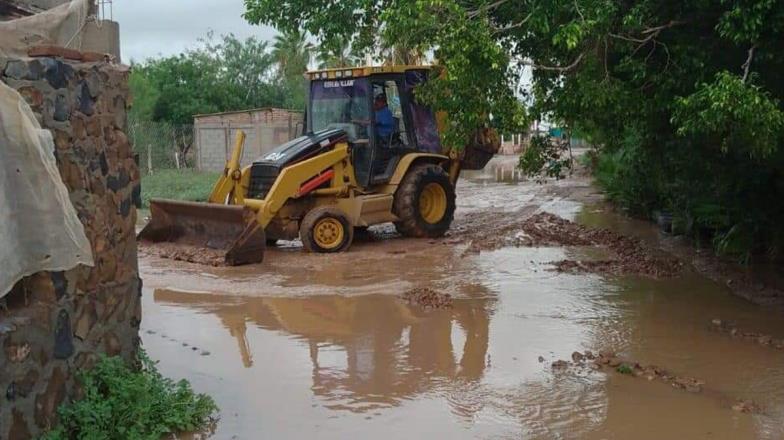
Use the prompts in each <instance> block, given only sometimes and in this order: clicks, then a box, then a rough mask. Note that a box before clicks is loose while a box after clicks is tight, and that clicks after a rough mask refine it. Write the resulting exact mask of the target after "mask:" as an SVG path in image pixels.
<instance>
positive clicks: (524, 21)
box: [493, 12, 534, 33]
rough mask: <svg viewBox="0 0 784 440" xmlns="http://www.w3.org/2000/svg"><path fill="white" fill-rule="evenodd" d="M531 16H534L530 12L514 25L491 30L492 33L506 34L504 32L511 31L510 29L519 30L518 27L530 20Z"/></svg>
mask: <svg viewBox="0 0 784 440" xmlns="http://www.w3.org/2000/svg"><path fill="white" fill-rule="evenodd" d="M533 15H534V13H533V12H531V13H529V14H528V15H526V16H525V18H523V19H522V20H520V21H518V22H517V23H515V24H510V25H508V26H504V27H494V28H493V32H494V33H500V32H506V31H508V30H511V29H515V28H519V27H520V26H522V25H524V24H525V23H526V22H527V21H528V20H529V19H531V16H533Z"/></svg>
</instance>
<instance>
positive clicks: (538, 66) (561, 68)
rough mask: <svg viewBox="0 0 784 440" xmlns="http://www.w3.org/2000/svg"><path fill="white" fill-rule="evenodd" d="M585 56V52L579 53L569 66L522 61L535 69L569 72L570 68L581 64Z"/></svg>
mask: <svg viewBox="0 0 784 440" xmlns="http://www.w3.org/2000/svg"><path fill="white" fill-rule="evenodd" d="M584 56H585V52H583V53H581V54H580V55H579V56H578V57H577V58H576V59H575V60H574V61H572V63H571V64H569V65H568V66H543V65H541V64H535V63H532V62H530V61H523V62H522V64H523V65H526V66H531V67H533V68H534V69H538V70H547V71H551V72H561V73H566V72H569V71H570V70H572V69H574V68H575V67H577V66H578V65H579V64H580V61H582V60H583V57H584Z"/></svg>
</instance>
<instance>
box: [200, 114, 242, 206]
mask: <svg viewBox="0 0 784 440" xmlns="http://www.w3.org/2000/svg"><path fill="white" fill-rule="evenodd" d="M244 149H245V132H244V131H242V130H237V137H236V138H235V140H234V149H232V150H231V157H230V158H229V161H228V162H226V167H225V168H224V169H223V175H221V176H220V178H218V181H217V182H215V185H214V186H213V187H212V192H210V197H209V199H208V200H207V201H208V202H210V203H220V204H226V205H241V204H242V202H243V200H245V193H244V191H243V189H242V174H243V173H242V169H240V166H241V164H240V161H241V160H242V152H243V150H244Z"/></svg>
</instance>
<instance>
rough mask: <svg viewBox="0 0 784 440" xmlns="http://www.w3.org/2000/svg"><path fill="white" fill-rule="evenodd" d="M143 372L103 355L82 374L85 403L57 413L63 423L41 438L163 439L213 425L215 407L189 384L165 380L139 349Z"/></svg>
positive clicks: (75, 404) (182, 381)
mask: <svg viewBox="0 0 784 440" xmlns="http://www.w3.org/2000/svg"><path fill="white" fill-rule="evenodd" d="M138 359H139V368H132V367H131V366H129V365H128V364H126V363H125V362H124V361H123V360H122V359H121V358H119V357H105V356H104V357H101V358H100V360H99V361H98V363H97V364H96V365H95V367H94V368H93V369H92V370H89V371H86V372H82V373H80V375H79V381H80V383H81V385H82V389H83V390H84V397H83V398H82V399H81V400H78V401H75V402H72V403H68V404H64V405H63V406H61V407H60V408H59V410H58V414H59V416H60V424H59V426H57V427H56V428H55V429H53V430H52V431H49V432H48V433H46V434H44V436H43V437H42V439H43V440H65V439H85V440H110V439H129V440H160V439H161V438H162V437H163V436H164V435H166V434H170V433H177V432H185V431H195V430H199V429H202V428H204V427H205V426H207V425H208V424H209V423H210V422H211V421H212V416H213V414H214V413H215V412H216V411H217V406H216V405H215V403H214V402H213V400H212V399H211V398H210V397H208V396H206V395H204V394H196V393H194V392H193V390H192V389H191V387H190V384H188V382H187V381H185V380H181V381H179V382H175V381H173V380H171V379H168V378H165V377H163V376H162V375H161V374H160V373H159V372H158V370H157V369H156V367H155V363H154V362H153V361H152V360H150V358H149V357H147V355H146V354H145V353H144V352H143V351H140V352H139V355H138Z"/></svg>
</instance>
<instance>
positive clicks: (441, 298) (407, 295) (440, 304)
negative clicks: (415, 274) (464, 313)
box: [401, 287, 452, 309]
mask: <svg viewBox="0 0 784 440" xmlns="http://www.w3.org/2000/svg"><path fill="white" fill-rule="evenodd" d="M401 297H402V298H403V299H404V300H405V301H407V302H408V303H409V304H417V305H419V306H422V307H425V308H426V309H448V308H450V307H452V295H450V294H448V293H443V292H438V291H435V290H433V289H431V288H429V287H421V288H417V289H411V290H408V291H406V292H404V293H403V295H401Z"/></svg>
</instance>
